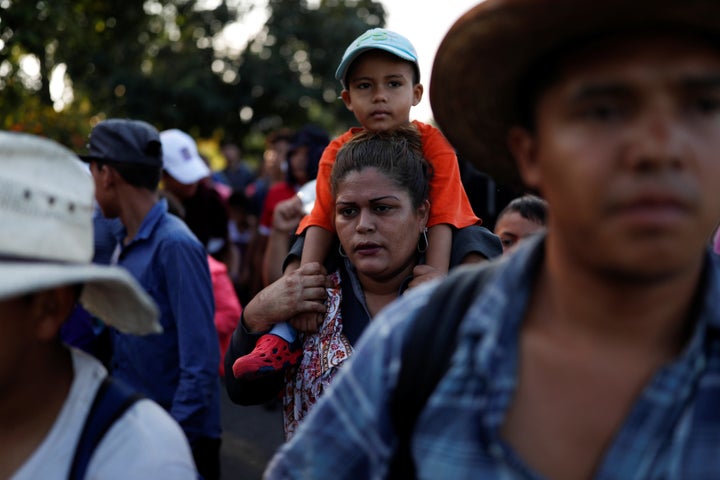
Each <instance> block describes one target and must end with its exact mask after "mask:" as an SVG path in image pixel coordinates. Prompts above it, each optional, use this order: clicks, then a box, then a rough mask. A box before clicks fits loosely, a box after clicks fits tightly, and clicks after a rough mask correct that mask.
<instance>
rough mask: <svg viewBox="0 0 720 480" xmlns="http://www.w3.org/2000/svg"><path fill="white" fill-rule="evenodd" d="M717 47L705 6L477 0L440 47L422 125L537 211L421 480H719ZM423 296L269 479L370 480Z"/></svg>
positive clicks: (471, 314)
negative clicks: (544, 214) (536, 231)
mask: <svg viewBox="0 0 720 480" xmlns="http://www.w3.org/2000/svg"><path fill="white" fill-rule="evenodd" d="M719 36H720V2H717V1H715V0H693V1H686V0H635V1H633V2H627V1H625V0H609V1H606V2H590V1H586V0H487V1H485V2H483V3H481V4H480V5H478V6H476V7H475V8H474V9H473V10H471V11H470V12H468V13H467V14H466V15H464V16H463V17H462V18H461V19H460V20H458V22H457V23H456V24H455V25H454V26H453V28H452V29H451V30H450V31H449V33H448V34H447V36H446V38H445V39H444V41H443V43H442V45H441V46H440V48H439V50H438V53H437V56H436V60H435V65H434V68H433V75H432V78H433V82H432V85H431V91H430V96H431V102H432V105H433V110H434V113H435V118H436V120H437V122H438V124H439V125H440V127H441V128H442V130H443V131H444V133H445V134H446V135H447V136H448V139H449V140H450V141H451V143H453V144H454V145H455V146H456V147H457V148H458V150H459V153H460V154H461V156H463V157H464V158H467V159H472V160H473V161H474V162H475V163H476V164H477V165H478V167H480V168H481V169H482V170H485V171H487V172H488V173H491V174H492V175H493V176H495V177H496V178H497V179H498V180H500V181H502V182H503V183H512V182H522V183H523V184H524V185H525V186H526V187H529V188H530V189H532V190H534V191H536V192H539V193H540V194H541V195H542V196H543V197H544V198H545V199H546V200H547V201H548V204H549V215H548V224H547V233H546V235H544V236H542V237H540V238H536V239H533V240H529V241H528V243H527V244H525V245H522V246H521V247H520V248H519V249H518V250H517V251H516V252H515V253H513V254H512V255H510V256H508V257H506V258H505V259H504V260H503V261H502V262H501V263H499V264H498V265H497V267H496V270H495V271H494V273H493V275H494V276H493V277H492V278H491V279H490V280H489V283H487V284H486V285H485V288H484V290H483V291H482V292H481V293H480V294H478V295H477V296H476V297H475V298H474V299H473V300H472V302H471V304H470V305H469V306H468V308H467V309H466V310H465V313H464V316H463V320H462V322H461V323H460V327H459V337H458V342H457V347H456V349H455V351H454V353H453V356H452V359H451V363H450V366H449V369H448V370H447V371H446V372H445V374H444V377H443V378H442V379H441V380H440V382H439V383H438V384H437V386H436V388H435V389H434V391H433V393H432V394H431V396H430V398H429V399H428V400H427V402H426V403H425V406H424V409H423V410H422V411H421V412H420V414H419V416H418V418H417V421H416V422H415V428H414V430H413V432H412V436H411V441H410V451H411V456H412V459H413V461H414V464H415V466H416V471H417V473H418V476H419V477H421V478H453V479H462V478H495V479H514V478H526V479H540V478H553V479H578V478H601V479H611V478H612V479H619V478H622V479H648V478H678V479H688V478H693V479H695V478H720V457H718V455H717V454H716V452H717V449H718V445H720V415H719V414H718V411H719V410H718V407H717V405H718V404H719V403H720V341H719V340H720V337H718V331H719V329H720V303H719V302H718V300H719V299H720V270H719V269H718V267H719V266H720V265H718V261H717V258H716V257H715V256H714V255H713V254H712V253H710V252H709V250H708V239H709V237H710V234H711V232H712V230H713V227H714V226H715V224H716V223H717V221H718V218H720V202H718V198H717V192H718V185H720V47H718V43H717V38H718V37H719ZM436 286H437V285H428V286H425V287H424V288H418V289H417V291H413V292H409V293H408V294H407V295H405V296H404V297H403V298H402V299H401V300H400V301H398V302H397V303H394V304H393V305H391V306H390V307H388V308H387V309H386V310H385V311H384V312H381V313H380V314H379V315H378V316H377V317H376V318H375V319H374V321H373V324H372V325H371V327H370V329H369V330H368V331H367V332H366V334H364V335H365V336H364V337H363V338H361V340H360V345H359V346H358V348H357V350H356V352H355V355H354V357H353V358H352V359H351V360H350V364H349V365H348V368H346V369H345V370H344V372H342V373H341V374H340V375H339V377H338V378H337V379H336V383H335V384H334V386H333V388H331V389H330V391H328V392H327V393H326V395H325V397H324V398H323V399H322V400H321V401H320V402H319V404H318V405H316V407H315V409H314V410H313V411H312V412H311V413H310V415H309V417H308V418H307V419H306V421H305V423H304V424H302V425H301V426H300V428H299V430H298V432H297V434H296V435H295V437H294V438H293V440H292V441H291V442H290V443H289V444H287V445H285V446H284V447H283V449H282V450H281V451H280V453H279V454H278V455H277V456H276V458H275V459H274V461H273V462H272V464H271V466H270V468H269V471H268V478H321V477H323V476H325V475H328V476H332V478H385V477H386V474H387V472H388V467H389V465H390V463H391V461H392V458H393V455H394V453H395V450H396V448H397V446H398V435H397V432H396V431H395V429H394V427H393V425H394V422H393V421H392V418H393V417H392V415H393V412H394V410H392V409H391V408H390V406H391V405H392V402H393V395H394V394H395V391H394V390H395V387H396V385H397V379H398V373H399V371H400V364H401V362H402V357H401V350H402V347H403V340H404V338H406V337H407V336H408V332H409V330H410V329H412V327H413V324H412V322H413V321H414V319H419V318H421V317H422V314H423V310H424V309H426V307H427V306H428V300H429V299H430V295H431V294H432V292H433V291H434V288H435V287H436ZM439 303H442V300H440V301H439ZM443 321H447V320H446V319H443V318H442V317H439V318H437V319H436V322H443ZM418 376H419V377H420V378H422V376H421V375H418ZM418 390H421V389H418Z"/></svg>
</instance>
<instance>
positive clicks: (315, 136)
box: [286, 125, 330, 185]
mask: <svg viewBox="0 0 720 480" xmlns="http://www.w3.org/2000/svg"><path fill="white" fill-rule="evenodd" d="M329 143H330V136H329V135H328V133H327V132H326V131H325V130H323V129H322V128H320V127H318V126H315V125H305V126H304V127H303V128H301V129H300V130H299V131H298V132H297V133H296V134H295V136H294V137H293V140H292V143H291V145H290V149H289V150H288V154H287V156H288V158H287V159H286V160H288V161H289V160H290V156H291V155H292V154H293V153H294V152H295V150H297V149H298V148H300V147H307V165H306V166H305V174H306V175H307V179H308V181H309V180H313V179H315V178H316V177H317V173H318V165H319V164H320V157H322V154H323V152H324V151H325V147H327V146H328V144H329ZM286 173H287V182H288V183H289V184H290V185H297V183H298V182H297V179H296V178H295V175H294V174H293V171H292V168H288V169H287V172H286Z"/></svg>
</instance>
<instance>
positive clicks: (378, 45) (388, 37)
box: [335, 28, 420, 85]
mask: <svg viewBox="0 0 720 480" xmlns="http://www.w3.org/2000/svg"><path fill="white" fill-rule="evenodd" d="M368 50H384V51H386V52H389V53H392V54H393V55H395V56H397V57H399V58H402V59H403V60H407V61H408V62H411V63H412V64H413V66H414V67H415V73H416V74H417V78H418V81H419V80H420V68H419V66H418V58H417V52H416V51H415V47H413V45H412V43H410V40H408V39H407V38H405V37H403V36H402V35H400V34H398V33H395V32H393V31H392V30H387V29H385V28H372V29H370V30H368V31H366V32H365V33H363V34H362V35H360V36H359V37H358V38H356V39H355V40H353V42H352V43H351V44H350V46H349V47H348V48H347V50H345V54H344V55H343V58H342V61H341V62H340V66H339V67H338V69H337V71H336V72H335V78H336V79H338V80H340V81H341V82H342V83H343V85H344V84H345V75H347V71H348V68H350V64H351V63H352V62H353V61H355V59H356V58H357V57H358V56H360V55H361V54H362V53H365V52H367V51H368Z"/></svg>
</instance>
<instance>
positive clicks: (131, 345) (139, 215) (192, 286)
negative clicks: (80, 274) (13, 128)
mask: <svg viewBox="0 0 720 480" xmlns="http://www.w3.org/2000/svg"><path fill="white" fill-rule="evenodd" d="M88 149H89V152H88V154H87V155H85V156H83V159H84V160H85V161H87V162H89V163H90V171H91V173H92V176H93V179H94V182H95V196H96V199H97V201H98V204H99V205H100V208H101V209H102V212H103V214H104V215H105V216H106V217H108V218H119V219H120V221H121V222H122V225H123V227H124V228H123V229H122V230H121V231H120V232H119V235H118V238H117V241H118V248H117V250H116V252H115V255H114V257H115V258H114V260H115V261H116V262H117V263H118V264H119V265H121V266H123V267H125V268H126V269H127V270H128V271H129V272H130V273H131V274H132V275H133V276H134V277H135V278H136V279H137V280H138V282H139V283H140V284H141V285H142V286H143V287H144V288H145V290H146V291H147V292H148V293H149V294H150V295H151V296H152V297H153V299H154V300H155V302H156V303H157V304H158V307H159V308H160V322H161V324H162V327H163V333H162V334H157V335H148V336H146V337H136V336H132V335H124V334H121V333H119V332H114V338H113V357H112V362H111V371H112V374H113V375H114V376H115V377H117V378H120V379H122V380H124V381H126V382H127V383H129V384H130V385H132V386H133V387H135V388H136V389H137V390H139V391H141V392H142V393H144V394H145V395H147V396H148V397H149V398H151V399H153V400H155V401H156V402H158V403H159V404H160V405H161V406H163V407H164V408H165V409H167V410H168V411H169V412H170V414H171V415H172V417H173V418H175V420H177V421H178V423H179V424H180V426H181V427H182V428H183V430H184V431H185V434H186V435H187V437H188V440H189V441H190V445H191V447H192V451H193V456H194V458H195V462H196V464H197V467H198V471H199V472H200V473H201V474H202V476H203V478H205V479H206V480H208V479H216V478H218V477H219V461H220V460H219V454H220V435H221V427H220V397H219V392H220V391H219V381H218V375H217V365H218V362H219V356H220V353H219V347H218V341H217V333H216V331H215V324H214V323H213V314H214V309H215V305H214V300H213V293H212V284H211V280H210V272H209V268H208V263H207V258H206V253H205V250H204V248H203V246H202V245H201V244H200V242H199V241H198V240H197V238H195V236H194V235H193V234H192V233H191V232H190V230H189V229H188V228H187V226H186V225H185V224H184V223H183V221H182V220H180V219H178V218H177V217H175V216H173V215H170V214H168V213H167V203H166V201H165V200H159V197H158V191H157V187H158V182H159V180H160V174H161V171H162V152H161V143H160V138H159V134H158V132H157V130H156V129H155V128H154V127H152V126H151V125H149V124H147V123H145V122H141V121H136V120H120V119H111V120H106V121H103V122H100V123H99V124H97V125H96V126H95V128H93V130H92V132H91V134H90V140H89V144H88Z"/></svg>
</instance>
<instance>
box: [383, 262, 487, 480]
mask: <svg viewBox="0 0 720 480" xmlns="http://www.w3.org/2000/svg"><path fill="white" fill-rule="evenodd" d="M497 264H498V262H483V263H481V264H479V265H469V266H464V267H458V268H455V269H453V271H452V272H451V273H450V275H448V278H447V279H445V280H444V281H443V282H442V283H441V284H440V285H439V286H438V287H437V288H436V289H435V291H434V292H433V293H432V295H431V296H430V299H429V300H428V303H427V306H426V307H425V308H423V309H422V310H421V311H420V313H418V315H417V316H416V317H415V319H414V320H413V324H412V326H411V327H410V328H409V330H408V334H407V335H406V337H405V339H404V340H403V346H402V352H401V364H400V372H399V373H398V380H397V385H396V387H395V392H394V396H393V398H392V399H391V405H390V412H391V417H392V421H393V424H394V426H395V432H396V433H397V438H398V445H397V449H396V450H395V454H394V456H393V459H392V462H391V465H390V475H389V476H388V478H415V477H416V475H415V464H414V462H413V459H412V454H411V451H410V439H411V437H412V433H413V430H414V427H415V422H416V420H417V418H418V416H419V415H420V412H421V411H422V410H423V408H424V406H425V403H426V402H427V400H428V398H430V395H431V394H432V392H433V391H434V390H435V387H436V386H437V384H438V383H439V382H440V379H441V378H442V376H443V375H444V374H445V372H446V371H447V369H448V367H449V366H450V357H451V356H452V353H453V352H454V351H455V347H456V345H457V330H458V327H459V325H460V322H461V321H462V319H463V317H464V316H465V312H466V311H467V309H468V308H469V307H470V304H471V303H472V302H473V300H474V299H475V298H476V297H477V295H478V294H479V293H480V292H481V291H482V289H483V287H484V286H485V285H486V284H487V282H488V280H489V279H490V278H491V277H492V275H493V273H494V272H495V271H496V270H497Z"/></svg>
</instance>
